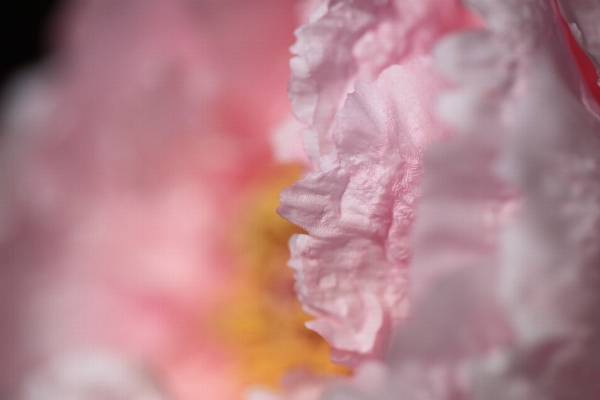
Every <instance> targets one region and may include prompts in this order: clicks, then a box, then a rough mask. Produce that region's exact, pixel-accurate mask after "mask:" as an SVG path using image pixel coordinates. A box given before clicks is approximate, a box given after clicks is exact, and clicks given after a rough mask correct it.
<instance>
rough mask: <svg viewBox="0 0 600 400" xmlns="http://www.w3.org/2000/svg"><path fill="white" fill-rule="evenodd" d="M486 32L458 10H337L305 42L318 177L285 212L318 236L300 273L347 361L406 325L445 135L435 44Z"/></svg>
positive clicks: (318, 326)
mask: <svg viewBox="0 0 600 400" xmlns="http://www.w3.org/2000/svg"><path fill="white" fill-rule="evenodd" d="M477 23H478V22H477V20H476V19H475V18H474V17H472V16H470V15H469V14H468V13H467V12H466V10H465V9H464V8H462V7H460V6H459V5H458V4H457V2H455V1H441V2H439V1H437V2H433V1H425V2H418V3H417V2H401V1H398V2H392V1H390V2H388V1H330V2H325V3H323V4H322V6H321V8H320V9H318V10H317V11H316V12H315V13H314V14H313V15H312V17H311V21H310V22H309V23H308V24H307V25H305V26H304V27H303V28H300V29H299V30H298V31H297V33H296V34H297V36H298V41H297V43H296V45H295V46H294V48H293V51H295V52H296V54H298V56H297V57H296V58H294V59H293V60H292V71H293V76H292V81H291V85H290V97H291V100H292V104H293V107H294V110H295V112H296V114H297V115H298V116H299V117H300V119H301V120H302V121H303V122H305V123H306V124H307V125H309V130H308V132H306V133H305V145H306V147H307V151H308V153H309V155H311V156H312V157H313V160H315V159H316V158H317V157H318V160H316V163H317V164H316V165H315V167H316V170H317V171H316V172H314V173H311V174H309V175H308V176H307V177H306V178H305V179H303V180H302V181H300V182H299V183H298V184H296V185H294V186H293V187H292V188H290V189H289V190H286V191H284V192H283V193H282V196H281V202H282V205H281V207H280V209H279V213H280V214H281V215H282V216H283V217H284V218H286V219H288V220H290V221H292V222H294V223H295V224H297V225H299V226H301V227H302V228H304V229H306V230H307V231H308V234H309V235H300V236H296V237H294V238H293V239H292V241H291V243H290V247H291V250H292V259H291V261H290V266H291V267H292V268H293V269H294V270H295V273H296V279H297V285H296V289H297V292H298V294H299V296H300V299H301V301H302V302H303V304H304V307H305V309H306V310H307V311H308V312H309V313H311V314H312V315H314V316H315V317H316V320H315V321H312V322H310V323H308V326H309V327H310V328H311V329H313V330H315V331H317V332H318V333H320V334H321V335H323V336H324V337H325V338H326V339H327V340H328V341H329V342H330V343H331V345H332V346H333V348H334V352H333V354H334V358H335V359H336V361H338V362H341V363H344V364H346V365H349V366H351V365H354V364H355V363H356V361H357V360H358V359H360V358H361V357H365V356H378V355H380V353H381V349H382V348H384V347H385V346H386V345H387V338H388V336H389V332H390V330H391V329H393V328H394V327H396V326H397V325H398V324H400V322H401V321H403V320H404V319H405V318H406V316H407V303H406V294H407V282H406V267H407V265H408V262H409V259H410V253H411V252H410V248H409V244H408V237H409V231H410V228H411V225H412V222H413V219H414V211H415V199H416V198H417V197H418V195H419V176H420V170H421V155H422V153H423V150H424V148H425V147H426V146H427V145H428V144H429V143H431V142H432V141H434V140H436V139H439V138H441V137H443V136H445V135H446V130H445V129H444V127H443V126H442V125H441V124H439V123H438V122H437V120H436V118H435V117H434V116H433V115H434V108H435V97H436V95H437V94H439V93H440V91H441V90H443V89H445V88H446V82H445V81H444V80H443V79H441V78H440V77H439V76H438V75H437V74H436V73H435V72H434V71H433V68H432V56H431V47H432V45H433V43H434V42H435V41H436V40H438V39H439V38H440V37H441V36H442V35H444V34H445V33H447V32H448V31H450V30H451V29H455V28H457V27H471V26H474V25H476V24H477ZM352 87H353V88H354V92H353V93H351V94H349V95H347V98H346V94H347V93H348V92H349V91H350V90H351V89H352ZM345 98H346V100H345V102H343V100H344V99H345ZM342 102H343V105H341V103H342ZM338 110H339V111H338ZM357 356H358V357H357Z"/></svg>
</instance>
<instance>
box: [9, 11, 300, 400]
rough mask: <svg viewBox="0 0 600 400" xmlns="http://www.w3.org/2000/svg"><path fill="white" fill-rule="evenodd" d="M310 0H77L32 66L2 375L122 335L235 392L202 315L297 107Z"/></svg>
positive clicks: (14, 139) (12, 378)
mask: <svg viewBox="0 0 600 400" xmlns="http://www.w3.org/2000/svg"><path fill="white" fill-rule="evenodd" d="M294 7H295V5H294V1H292V0H289V1H288V0H285V1H284V0H257V1H243V0H240V1H208V0H206V1H118V2H116V1H115V2H104V1H102V2H100V1H83V2H82V1H72V2H70V3H68V4H66V5H65V6H64V7H63V9H61V11H60V12H59V14H58V16H57V19H56V21H55V24H54V28H55V29H54V30H53V36H52V37H53V38H54V41H53V43H54V51H53V52H52V56H51V58H50V59H48V60H47V61H46V62H45V64H44V65H41V66H38V67H36V68H35V69H33V70H32V71H30V72H29V73H28V74H26V75H24V76H23V77H22V78H21V79H20V81H19V82H16V83H15V89H14V90H13V93H12V94H11V96H10V97H9V98H8V100H7V103H6V104H7V107H6V111H5V119H4V125H3V128H2V129H3V137H2V147H1V149H0V151H1V152H2V154H1V155H2V160H1V162H2V164H1V168H0V182H1V183H2V186H3V188H4V190H3V191H2V193H1V194H0V221H1V223H2V227H1V228H0V246H1V249H0V257H1V258H0V262H1V264H2V270H1V272H0V273H1V274H2V275H1V277H0V293H1V295H2V296H3V298H2V301H1V302H0V304H1V306H0V307H2V309H0V312H1V314H0V315H1V320H2V324H1V325H0V329H1V331H0V358H1V359H2V360H3V362H2V363H1V365H0V388H6V389H7V390H8V389H14V387H15V386H16V385H17V384H18V383H19V382H20V380H21V379H22V378H23V377H24V376H26V375H27V374H28V373H29V372H31V371H32V370H35V369H36V368H38V367H39V366H40V365H42V364H44V363H45V362H47V360H49V359H51V358H54V357H60V356H62V355H64V354H69V353H72V352H79V351H98V350H101V351H104V350H106V351H117V352H118V353H120V354H122V355H125V356H128V357H131V358H132V359H135V360H138V361H142V362H144V363H146V364H147V365H150V366H151V368H152V369H153V370H154V372H155V373H157V374H158V375H159V376H161V377H162V378H164V379H166V389H167V392H168V393H171V394H173V395H175V398H177V399H183V400H185V399H191V398H206V397H203V396H202V394H203V393H204V394H206V393H210V398H214V399H220V398H229V397H231V396H232V395H234V394H235V392H236V391H237V390H238V388H237V387H236V386H235V383H232V382H231V381H230V380H229V377H228V374H229V373H230V371H229V368H230V365H229V364H228V361H227V359H226V358H224V357H223V355H222V354H221V353H220V352H219V351H218V350H215V349H214V345H213V343H211V342H210V338H208V337H206V336H205V335H204V334H203V327H202V326H201V324H200V321H201V320H202V316H203V315H204V314H206V311H207V310H208V309H209V308H210V305H211V304H213V302H214V300H215V299H216V297H218V295H219V293H221V292H222V291H223V290H224V289H226V282H227V276H228V273H230V268H231V263H232V260H231V255H230V253H229V251H228V247H227V246H228V245H229V243H228V236H231V229H232V228H231V226H232V224H233V221H232V217H234V216H235V214H236V212H237V211H236V208H235V207H236V204H237V199H238V197H239V196H240V195H241V194H242V193H244V191H245V190H247V186H248V182H250V181H251V179H252V178H253V177H254V176H256V175H257V174H258V173H259V171H260V170H261V168H264V166H265V165H267V164H268V163H270V162H271V160H272V156H271V149H270V147H269V136H270V134H271V133H272V131H273V129H274V128H275V126H276V125H277V124H279V123H280V122H281V121H282V120H283V119H284V118H285V117H286V116H287V114H288V111H289V110H288V102H287V99H286V84H287V77H288V75H289V72H288V71H289V67H288V59H289V55H288V54H289V53H288V47H289V46H290V45H291V44H292V42H293V36H292V31H293V28H294V27H295V26H296V24H297V17H298V15H297V14H296V10H295V8H294Z"/></svg>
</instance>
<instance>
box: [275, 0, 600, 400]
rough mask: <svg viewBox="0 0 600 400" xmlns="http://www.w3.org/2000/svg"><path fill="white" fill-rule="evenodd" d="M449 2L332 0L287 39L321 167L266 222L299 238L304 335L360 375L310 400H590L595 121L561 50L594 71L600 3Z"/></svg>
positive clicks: (596, 388) (599, 130)
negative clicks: (324, 344)
mask: <svg viewBox="0 0 600 400" xmlns="http://www.w3.org/2000/svg"><path fill="white" fill-rule="evenodd" d="M463 3H464V4H460V3H459V2H455V1H435V2H434V1H431V2H428V1H407V0H397V1H377V0H365V1H350V0H348V1H343V0H342V1H326V2H324V3H323V5H322V6H321V8H320V9H319V10H318V11H317V12H315V13H314V14H313V15H312V17H311V20H310V21H309V23H308V24H307V25H305V26H304V27H302V28H300V29H299V30H298V41H297V43H296V45H295V46H294V51H295V53H296V54H297V56H296V58H295V59H294V60H293V61H292V67H293V78H292V83H291V86H290V96H291V99H292V104H293V106H294V111H295V113H296V114H297V116H298V117H299V119H300V120H302V121H303V122H304V123H305V124H306V125H307V126H308V130H307V131H306V132H305V144H306V147H307V151H308V152H309V154H310V155H311V157H312V160H313V162H314V165H315V169H316V171H315V172H313V173H310V174H308V175H307V176H306V177H305V178H304V179H302V180H301V181H300V182H298V183H296V184H295V185H294V186H292V187H291V188H290V189H287V190H285V191H284V192H283V193H282V195H281V200H282V206H281V207H280V209H279V212H280V213H281V215H283V216H284V217H286V218H287V219H289V220H290V221H292V222H294V223H296V224H298V225H299V226H301V227H302V228H304V229H306V230H307V232H308V235H297V236H295V237H294V238H293V239H292V240H291V242H290V247H291V251H292V258H291V261H290V266H291V267H292V268H293V269H294V271H295V276H296V280H297V283H296V289H297V291H298V294H299V297H300V299H301V301H302V303H303V305H304V308H305V310H306V311H308V312H309V313H310V314H312V315H313V316H315V317H316V319H315V321H313V322H310V323H309V327H311V329H313V330H315V331H316V332H318V333H319V334H321V335H322V336H323V337H324V338H326V339H327V340H328V342H329V343H331V345H332V346H333V348H334V355H335V359H336V360H337V361H338V362H343V363H345V364H346V365H349V366H352V367H354V368H355V370H356V376H355V377H354V378H353V379H352V380H350V381H348V382H347V383H346V384H342V385H337V386H333V387H331V388H330V389H329V390H328V391H327V393H326V394H325V395H324V397H323V398H324V399H353V400H354V399H380V400H381V399H384V400H385V399H431V400H434V399H435V400H442V399H448V400H449V399H486V400H490V399H492V400H493V399H529V400H531V399H579V400H581V399H595V398H598V396H599V395H600V364H599V363H598V360H599V359H600V357H599V354H598V351H599V349H600V347H599V346H598V344H599V343H600V331H599V329H598V321H599V320H600V316H599V314H598V310H599V309H600V307H599V297H598V296H599V295H598V293H600V287H599V283H598V271H599V270H598V259H599V257H600V256H599V254H600V246H599V245H598V240H599V237H600V223H599V222H598V218H599V216H600V186H599V184H598V182H599V180H598V178H599V167H598V165H599V162H600V121H599V118H600V117H599V115H600V114H599V110H600V108H599V107H598V103H597V99H598V98H597V97H595V96H596V94H597V93H598V91H597V88H595V85H596V80H597V76H596V75H595V73H594V72H593V69H592V71H590V67H589V65H590V61H589V60H587V59H586V57H585V55H583V53H582V52H581V50H579V49H577V45H576V44H575V42H577V43H579V45H581V46H582V47H583V50H584V51H585V52H586V53H587V54H588V55H589V56H590V58H591V61H592V62H593V63H594V64H595V65H598V60H599V58H598V57H600V54H599V53H598V52H599V50H598V46H597V43H596V42H597V37H598V28H597V25H596V22H597V21H598V16H599V15H600V4H598V3H597V2H594V1H585V0H582V1H567V0H565V1H562V2H559V3H555V2H552V1H545V0H507V1H494V0H468V1H464V2H463ZM561 15H564V18H565V19H566V21H567V25H565V24H564V23H563V22H562V16H561ZM566 26H568V28H569V30H570V32H569V31H568V30H567V29H566ZM571 34H572V35H573V37H571V36H570V35H571ZM573 38H574V39H573ZM574 56H575V57H574ZM348 93H349V94H348ZM377 360H379V361H377Z"/></svg>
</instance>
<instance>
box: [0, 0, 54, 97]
mask: <svg viewBox="0 0 600 400" xmlns="http://www.w3.org/2000/svg"><path fill="white" fill-rule="evenodd" d="M57 3H58V0H0V90H2V89H4V87H5V85H6V80H7V78H8V77H10V76H11V75H12V74H13V73H14V72H16V71H18V70H19V69H20V68H21V67H24V66H26V65H30V64H33V63H35V62H36V61H37V60H39V59H40V58H41V57H43V55H44V54H45V52H46V48H47V46H46V35H45V33H46V30H47V29H48V26H47V25H48V20H49V17H50V16H51V15H52V13H53V11H54V10H55V9H56V4H57Z"/></svg>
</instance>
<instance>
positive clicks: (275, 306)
mask: <svg viewBox="0 0 600 400" xmlns="http://www.w3.org/2000/svg"><path fill="white" fill-rule="evenodd" d="M301 171H302V169H301V168H300V167H299V166H291V165H287V166H283V165H278V166H273V167H272V168H271V169H270V170H269V171H268V172H267V174H263V178H262V179H261V182H259V183H258V185H256V186H254V187H253V188H252V189H253V190H252V192H251V193H250V195H249V196H248V198H247V199H246V200H245V203H244V206H243V207H242V209H243V210H244V214H243V215H242V216H241V218H240V220H239V222H238V225H237V227H236V233H235V239H234V243H235V245H234V247H235V250H236V252H237V254H238V255H239V260H240V267H239V272H238V273H237V274H236V278H234V284H233V286H234V287H235V290H234V291H233V292H234V294H233V295H232V296H231V297H230V298H229V299H227V300H226V301H225V303H224V304H223V305H222V307H218V313H217V316H216V318H215V326H216V328H217V334H218V336H219V338H220V339H221V340H222V341H223V342H224V344H225V345H226V346H227V347H228V348H230V349H232V350H233V352H234V354H235V358H236V360H237V362H238V364H239V365H238V367H239V371H240V376H241V377H242V380H243V382H244V383H245V384H248V385H262V386H267V387H271V388H277V387H278V385H279V384H280V381H281V379H282V377H283V376H284V375H285V374H286V373H289V372H291V371H294V370H304V371H308V372H310V373H312V374H315V375H318V376H331V375H341V374H344V375H345V374H347V373H348V372H347V370H346V369H344V368H343V367H340V366H337V365H335V364H332V363H331V361H330V356H329V345H328V344H327V342H325V340H324V339H322V338H321V337H320V336H319V335H317V334H316V333H314V332H312V331H310V330H308V329H307V328H306V327H305V326H304V323H305V322H306V321H307V320H309V319H310V317H309V316H308V315H307V314H305V313H304V312H303V311H302V308H301V305H300V302H299V301H298V299H297V298H296V295H295V293H294V290H293V285H294V278H293V273H292V271H291V269H290V268H288V267H287V266H286V263H287V260H288V258H289V251H288V248H287V242H288V240H289V238H290V236H291V235H292V234H294V233H300V232H302V230H301V229H300V228H298V227H296V226H294V225H292V224H291V223H289V222H288V221H286V220H284V219H283V218H281V217H279V216H278V215H277V214H276V213H275V209H276V208H277V206H278V205H279V192H280V191H281V189H283V188H285V187H287V186H289V185H291V184H292V183H293V182H295V181H296V180H298V178H299V177H300V174H301Z"/></svg>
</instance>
